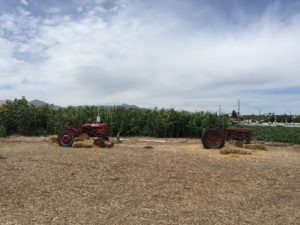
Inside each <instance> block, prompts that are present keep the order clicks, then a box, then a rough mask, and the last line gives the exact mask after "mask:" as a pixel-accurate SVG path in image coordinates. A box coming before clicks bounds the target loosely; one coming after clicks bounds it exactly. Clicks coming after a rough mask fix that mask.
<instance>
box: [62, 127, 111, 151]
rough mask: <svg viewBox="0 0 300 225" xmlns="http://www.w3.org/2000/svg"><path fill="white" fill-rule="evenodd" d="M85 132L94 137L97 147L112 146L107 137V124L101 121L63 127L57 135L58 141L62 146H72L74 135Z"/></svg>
mask: <svg viewBox="0 0 300 225" xmlns="http://www.w3.org/2000/svg"><path fill="white" fill-rule="evenodd" d="M83 133H85V134H87V135H89V136H90V137H92V138H93V139H94V144H95V145H97V146H99V147H102V148H104V147H112V146H111V145H112V143H111V142H109V143H107V141H109V138H108V125H107V124H105V123H102V122H97V123H92V124H84V125H81V126H78V127H75V128H64V129H63V130H62V131H61V132H60V134H59V135H58V143H59V145H60V146H63V147H72V145H73V143H74V139H75V137H78V136H79V135H81V134H83Z"/></svg>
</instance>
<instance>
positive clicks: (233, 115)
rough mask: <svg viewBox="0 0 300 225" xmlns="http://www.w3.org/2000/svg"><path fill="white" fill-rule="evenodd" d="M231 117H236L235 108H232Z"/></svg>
mask: <svg viewBox="0 0 300 225" xmlns="http://www.w3.org/2000/svg"><path fill="white" fill-rule="evenodd" d="M231 117H232V118H234V119H236V118H237V117H238V115H237V113H236V111H235V110H232V113H231Z"/></svg>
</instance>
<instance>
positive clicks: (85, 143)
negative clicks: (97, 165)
mask: <svg viewBox="0 0 300 225" xmlns="http://www.w3.org/2000/svg"><path fill="white" fill-rule="evenodd" d="M93 146H94V141H93V140H92V139H90V140H84V141H74V143H73V145H72V147H73V148H92V147H93Z"/></svg>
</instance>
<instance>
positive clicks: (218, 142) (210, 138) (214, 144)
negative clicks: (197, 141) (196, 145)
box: [201, 128, 225, 149]
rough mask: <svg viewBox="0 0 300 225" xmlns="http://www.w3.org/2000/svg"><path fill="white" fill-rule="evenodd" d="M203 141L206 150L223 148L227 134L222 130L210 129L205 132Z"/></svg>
mask: <svg viewBox="0 0 300 225" xmlns="http://www.w3.org/2000/svg"><path fill="white" fill-rule="evenodd" d="M201 140H202V144H203V146H204V148H206V149H213V148H215V149H216V148H223V147H224V144H225V134H224V132H223V131H222V130H221V129H218V128H208V129H206V130H205V132H204V134H203V136H202V138H201Z"/></svg>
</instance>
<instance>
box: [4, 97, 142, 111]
mask: <svg viewBox="0 0 300 225" xmlns="http://www.w3.org/2000/svg"><path fill="white" fill-rule="evenodd" d="M7 101H10V100H0V105H3V104H5V103H6V102H7ZM28 103H29V104H30V105H33V106H43V105H49V106H51V107H52V108H54V109H59V108H62V107H61V106H58V105H54V104H49V103H47V102H44V101H42V100H39V99H34V100H32V101H29V102H28ZM113 106H117V107H122V108H126V109H135V108H138V106H136V105H128V104H121V105H104V106H101V107H104V108H110V107H113Z"/></svg>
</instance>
